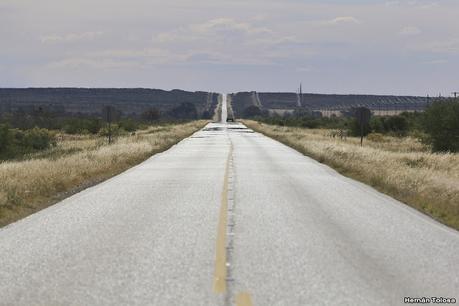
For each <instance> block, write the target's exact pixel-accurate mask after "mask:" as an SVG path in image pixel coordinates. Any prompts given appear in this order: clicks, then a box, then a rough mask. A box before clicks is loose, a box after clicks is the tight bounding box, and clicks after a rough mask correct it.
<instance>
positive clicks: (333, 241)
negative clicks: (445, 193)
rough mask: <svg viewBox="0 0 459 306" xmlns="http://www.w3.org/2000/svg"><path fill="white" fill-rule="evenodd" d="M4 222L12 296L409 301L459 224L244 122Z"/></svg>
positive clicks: (432, 276)
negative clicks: (444, 222)
mask: <svg viewBox="0 0 459 306" xmlns="http://www.w3.org/2000/svg"><path fill="white" fill-rule="evenodd" d="M223 105H224V107H223V110H224V111H223V113H222V122H221V123H210V124H208V125H207V126H206V127H205V128H203V129H202V130H200V131H198V132H196V133H195V134H194V135H192V136H191V137H189V138H187V139H184V140H183V141H181V142H180V143H179V144H177V145H175V146H174V147H172V148H171V149H169V150H168V151H166V152H164V153H160V154H156V155H154V156H153V157H151V158H150V159H148V160H146V161H145V162H143V163H141V164H139V165H138V166H136V167H133V168H131V169H130V170H128V171H126V172H124V173H122V174H120V175H118V176H116V177H113V178H111V179H109V180H107V181H105V182H104V183H101V184H99V185H96V186H94V187H91V188H88V189H86V190H84V191H82V192H80V193H78V194H75V195H73V196H71V197H69V198H67V199H65V200H63V201H62V202H60V203H58V204H56V205H53V206H52V207H49V208H47V209H45V210H42V211H40V212H38V213H35V214H33V215H31V216H29V217H27V218H25V219H22V220H20V221H18V222H16V223H13V224H11V225H9V226H6V227H4V228H3V229H0V305H193V306H196V305H239V306H250V305H263V306H266V305H289V306H292V305H402V304H403V302H404V298H405V297H413V298H420V297H445V298H456V299H457V298H458V297H459V296H458V295H459V233H458V232H457V231H455V230H452V229H450V228H448V227H446V226H443V225H442V224H440V223H438V222H436V221H434V220H432V219H430V218H428V217H426V216H424V215H422V214H421V213H418V212H417V211H415V210H414V209H412V208H410V207H408V206H406V205H404V204H402V203H400V202H398V201H396V200H394V199H392V198H390V197H388V196H386V195H384V194H381V193H379V192H377V191H376V190H374V189H372V188H370V187H368V186H366V185H364V184H361V183H359V182H356V181H354V180H352V179H349V178H346V177H344V176H342V175H340V174H338V173H337V172H335V171H334V170H332V169H330V168H329V167H327V166H325V165H322V164H320V163H319V162H316V161H314V160H313V159H311V158H308V157H305V156H303V155H302V154H300V153H298V152H297V151H295V150H293V149H291V148H289V147H287V146H285V145H283V144H280V143H279V142H277V141H274V140H272V139H270V138H268V137H265V136H263V135H261V134H259V133H254V132H253V131H252V130H250V129H248V128H246V127H245V126H244V125H243V124H241V123H226V112H225V110H226V102H225V100H224V101H223Z"/></svg>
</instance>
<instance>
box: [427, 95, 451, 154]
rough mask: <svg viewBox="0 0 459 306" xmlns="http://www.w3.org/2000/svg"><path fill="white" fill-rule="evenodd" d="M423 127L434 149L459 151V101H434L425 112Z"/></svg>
mask: <svg viewBox="0 0 459 306" xmlns="http://www.w3.org/2000/svg"><path fill="white" fill-rule="evenodd" d="M423 127H424V131H425V132H426V134H427V138H426V140H427V142H428V143H430V144H431V145H432V149H433V151H450V152H459V102H456V101H454V100H452V99H451V100H447V101H437V102H434V103H433V104H432V105H431V106H430V107H428V108H427V110H426V112H425V115H424V120H423Z"/></svg>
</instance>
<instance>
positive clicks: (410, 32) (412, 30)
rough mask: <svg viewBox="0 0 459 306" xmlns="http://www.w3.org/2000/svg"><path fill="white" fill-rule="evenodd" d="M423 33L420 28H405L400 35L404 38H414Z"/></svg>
mask: <svg viewBox="0 0 459 306" xmlns="http://www.w3.org/2000/svg"><path fill="white" fill-rule="evenodd" d="M421 33H422V31H421V30H420V29H419V28H418V27H413V26H410V27H404V28H403V29H401V30H400V32H399V34H400V35H403V36H412V35H419V34H421Z"/></svg>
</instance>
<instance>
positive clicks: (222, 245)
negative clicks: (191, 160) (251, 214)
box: [214, 144, 233, 293]
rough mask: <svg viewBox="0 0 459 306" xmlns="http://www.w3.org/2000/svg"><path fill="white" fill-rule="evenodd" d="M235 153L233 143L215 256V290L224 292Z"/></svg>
mask: <svg viewBox="0 0 459 306" xmlns="http://www.w3.org/2000/svg"><path fill="white" fill-rule="evenodd" d="M232 154H233V145H232V144H231V146H230V151H229V153H228V158H227V160H226V168H225V178H224V181H223V191H222V198H221V206H220V217H219V222H218V229H217V230H218V232H217V250H216V256H215V274H214V292H216V293H224V292H225V291H226V274H227V270H226V269H227V268H226V226H227V222H228V175H229V167H230V159H231V155H232Z"/></svg>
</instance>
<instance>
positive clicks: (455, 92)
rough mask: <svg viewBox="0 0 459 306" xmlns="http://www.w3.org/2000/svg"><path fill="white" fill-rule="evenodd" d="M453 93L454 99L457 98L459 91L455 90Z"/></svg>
mask: <svg viewBox="0 0 459 306" xmlns="http://www.w3.org/2000/svg"><path fill="white" fill-rule="evenodd" d="M452 94H453V95H454V100H456V99H457V94H459V92H458V91H453V92H452Z"/></svg>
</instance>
